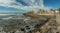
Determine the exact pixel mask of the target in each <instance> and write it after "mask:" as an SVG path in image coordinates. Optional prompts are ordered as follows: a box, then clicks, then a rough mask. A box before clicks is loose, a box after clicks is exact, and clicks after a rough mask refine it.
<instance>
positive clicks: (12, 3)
mask: <svg viewBox="0 0 60 33" xmlns="http://www.w3.org/2000/svg"><path fill="white" fill-rule="evenodd" d="M31 1H32V0H31ZM33 1H34V0H33ZM33 1H32V2H33ZM38 1H39V0H38ZM38 1H37V3H39V2H38ZM32 2H30V0H0V12H5V11H6V12H25V11H28V10H32V9H34V8H29V7H33V6H34V5H33V4H34V3H32ZM35 3H36V2H35ZM32 5H33V6H32ZM37 5H38V4H37ZM39 5H41V4H40V3H39ZM43 6H44V7H45V8H47V9H48V8H49V9H50V8H52V9H57V8H60V0H43ZM37 9H38V8H37ZM35 10H36V8H35Z"/></svg>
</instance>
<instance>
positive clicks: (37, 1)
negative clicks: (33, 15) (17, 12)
mask: <svg viewBox="0 0 60 33" xmlns="http://www.w3.org/2000/svg"><path fill="white" fill-rule="evenodd" d="M19 1H23V2H24V3H27V4H29V6H28V5H26V6H24V4H22V3H21V2H18V1H16V0H0V6H3V7H7V8H8V7H13V8H17V9H21V10H26V11H32V10H38V9H40V8H41V9H43V8H46V9H48V7H44V4H43V0H19Z"/></svg>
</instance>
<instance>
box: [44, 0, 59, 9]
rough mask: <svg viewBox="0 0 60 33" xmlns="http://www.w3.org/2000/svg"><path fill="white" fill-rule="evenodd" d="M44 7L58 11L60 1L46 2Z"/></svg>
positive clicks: (48, 0) (49, 0)
mask: <svg viewBox="0 0 60 33" xmlns="http://www.w3.org/2000/svg"><path fill="white" fill-rule="evenodd" d="M44 5H45V6H50V7H53V8H54V9H57V8H60V0H44Z"/></svg>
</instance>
